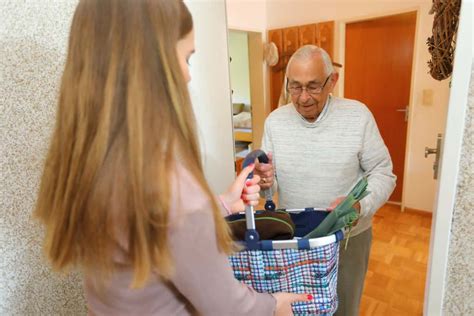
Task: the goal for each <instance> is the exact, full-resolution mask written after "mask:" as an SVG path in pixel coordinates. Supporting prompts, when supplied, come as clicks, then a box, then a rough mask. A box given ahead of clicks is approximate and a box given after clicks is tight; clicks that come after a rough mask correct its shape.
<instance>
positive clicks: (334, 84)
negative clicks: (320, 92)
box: [331, 72, 339, 90]
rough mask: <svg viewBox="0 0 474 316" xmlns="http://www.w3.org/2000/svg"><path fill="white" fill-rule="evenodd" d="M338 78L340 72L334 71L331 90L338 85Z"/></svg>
mask: <svg viewBox="0 0 474 316" xmlns="http://www.w3.org/2000/svg"><path fill="white" fill-rule="evenodd" d="M337 80H339V73H338V72H333V74H332V80H331V85H332V87H331V90H332V89H334V87H335V86H336V83H337Z"/></svg>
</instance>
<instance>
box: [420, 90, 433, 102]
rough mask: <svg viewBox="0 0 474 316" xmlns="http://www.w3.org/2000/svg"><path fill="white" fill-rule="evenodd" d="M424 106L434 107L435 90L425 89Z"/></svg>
mask: <svg viewBox="0 0 474 316" xmlns="http://www.w3.org/2000/svg"><path fill="white" fill-rule="evenodd" d="M422 104H423V105H433V89H423V101H422Z"/></svg>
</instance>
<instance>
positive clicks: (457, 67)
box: [423, 1, 474, 315]
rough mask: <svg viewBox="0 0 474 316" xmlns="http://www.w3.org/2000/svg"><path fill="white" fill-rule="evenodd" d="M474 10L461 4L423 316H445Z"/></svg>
mask: <svg viewBox="0 0 474 316" xmlns="http://www.w3.org/2000/svg"><path fill="white" fill-rule="evenodd" d="M473 9H474V4H473V3H472V2H470V1H462V2H461V12H460V19H459V26H458V34H457V40H456V43H457V44H456V52H455V60H454V68H453V74H452V77H451V79H452V81H451V92H450V95H449V105H448V114H447V120H446V130H445V136H444V143H443V146H442V147H443V148H444V149H443V150H442V151H441V157H440V159H441V160H440V166H439V167H440V169H439V182H438V190H437V193H439V192H443V194H437V196H436V201H435V205H434V212H433V213H434V214H433V221H432V224H431V239H430V252H429V258H428V271H427V275H426V285H425V300H424V308H423V310H424V315H442V314H443V303H444V293H445V286H446V276H447V272H448V271H447V268H448V255H449V246H450V243H449V242H450V236H451V225H452V219H453V212H454V204H455V202H456V187H457V183H458V175H459V165H460V160H461V150H462V142H463V136H464V127H465V124H466V110H467V108H468V104H467V102H468V99H467V96H468V94H469V83H470V79H471V70H472V68H471V67H472V61H473V54H474V46H473V40H472V36H473V29H472V27H473V23H472V18H473V12H472V11H473Z"/></svg>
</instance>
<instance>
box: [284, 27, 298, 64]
mask: <svg viewBox="0 0 474 316" xmlns="http://www.w3.org/2000/svg"><path fill="white" fill-rule="evenodd" d="M298 38H299V32H298V27H297V26H295V27H288V28H285V29H283V52H284V53H283V56H284V57H286V58H285V59H286V60H288V59H289V57H290V56H291V55H293V53H294V52H295V51H296V50H297V49H298V48H299V47H300V46H299V42H298Z"/></svg>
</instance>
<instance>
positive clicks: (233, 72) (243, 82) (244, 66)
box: [229, 30, 250, 104]
mask: <svg viewBox="0 0 474 316" xmlns="http://www.w3.org/2000/svg"><path fill="white" fill-rule="evenodd" d="M229 55H230V57H231V58H232V61H231V62H230V83H231V87H232V91H233V93H232V102H234V103H245V104H250V76H249V41H248V35H247V32H241V31H232V30H231V31H229Z"/></svg>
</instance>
